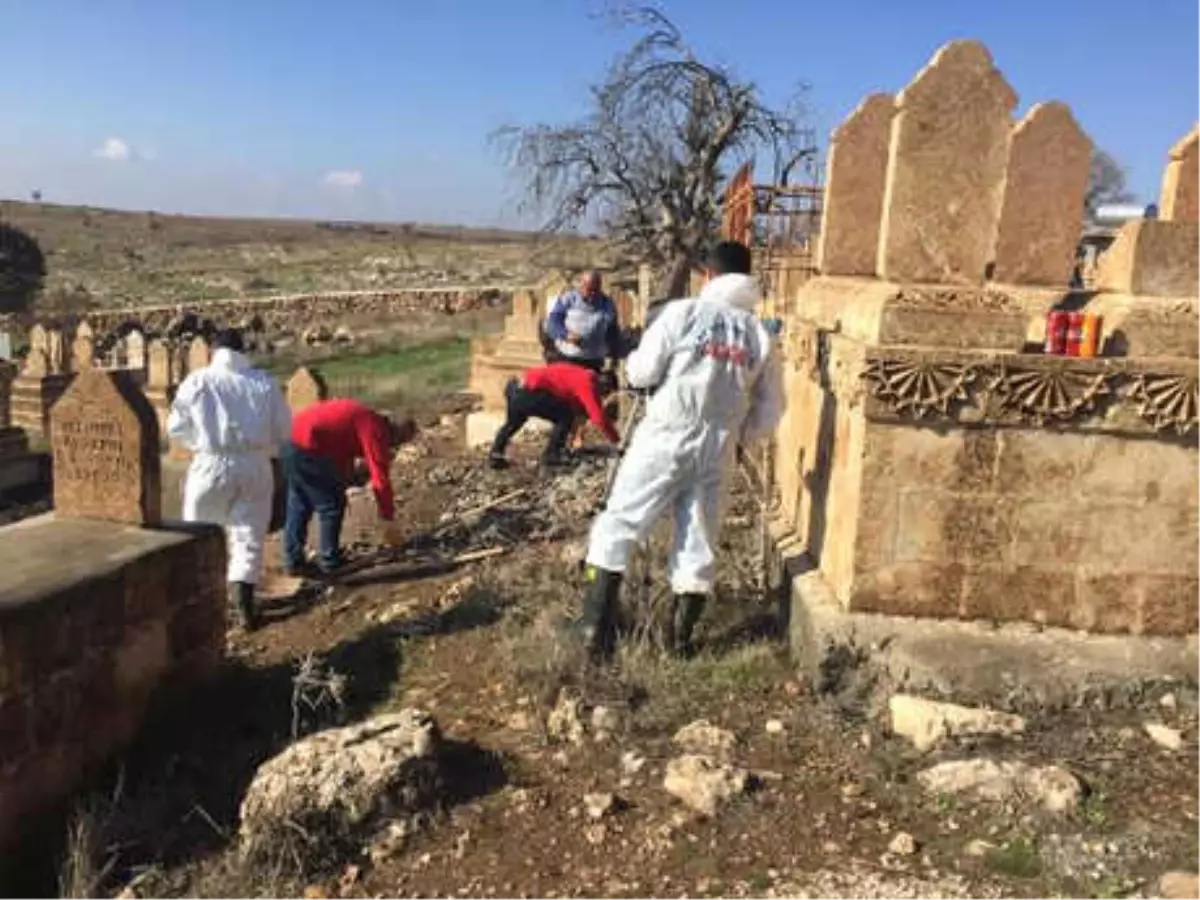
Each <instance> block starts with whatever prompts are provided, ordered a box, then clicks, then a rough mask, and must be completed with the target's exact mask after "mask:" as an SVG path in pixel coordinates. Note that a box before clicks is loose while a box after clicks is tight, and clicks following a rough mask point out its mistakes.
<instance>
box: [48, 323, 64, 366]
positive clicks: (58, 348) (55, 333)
mask: <svg viewBox="0 0 1200 900" xmlns="http://www.w3.org/2000/svg"><path fill="white" fill-rule="evenodd" d="M68 363H69V359H68V357H67V345H66V338H65V337H64V335H63V332H62V329H61V328H48V329H46V364H47V369H48V371H49V373H50V374H51V375H61V374H62V373H64V372H67V371H69V369H68V367H67V366H68Z"/></svg>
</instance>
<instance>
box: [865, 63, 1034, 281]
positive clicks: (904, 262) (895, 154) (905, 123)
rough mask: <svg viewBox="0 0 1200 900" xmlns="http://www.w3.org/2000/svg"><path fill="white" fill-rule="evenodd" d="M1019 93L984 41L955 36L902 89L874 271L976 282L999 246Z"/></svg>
mask: <svg viewBox="0 0 1200 900" xmlns="http://www.w3.org/2000/svg"><path fill="white" fill-rule="evenodd" d="M1016 102H1017V97H1016V94H1014V93H1013V90H1012V88H1011V87H1009V85H1008V82H1006V81H1005V80H1004V76H1002V75H1001V74H1000V72H999V71H997V69H996V67H995V65H993V63H992V56H991V54H990V53H988V51H987V48H986V47H984V46H983V44H980V43H979V42H978V41H952V42H951V43H949V44H946V45H945V46H944V47H942V48H941V49H940V50H938V52H937V53H935V54H934V57H933V59H932V60H931V61H930V63H929V64H928V65H927V66H926V67H925V68H924V69H922V70H921V72H920V73H918V75H917V77H916V78H914V79H913V80H912V82H911V83H910V84H909V85H908V87H906V88H905V89H904V90H903V91H901V92H900V93H899V94H898V95H897V97H896V115H895V118H894V119H893V120H892V133H891V144H890V149H889V156H888V171H887V186H886V188H885V191H884V199H883V217H882V222H881V225H880V234H879V259H878V269H877V271H878V273H879V275H880V276H881V277H883V278H887V279H889V280H892V281H901V282H907V281H913V282H927V283H928V282H933V283H938V282H940V283H946V284H979V283H982V282H983V279H984V274H985V271H986V268H987V264H988V263H989V262H990V261H991V253H992V249H993V247H994V246H995V239H996V225H997V222H998V221H999V218H1000V199H1001V192H1002V191H1003V188H1004V170H1005V161H1006V158H1007V155H1008V137H1009V129H1010V128H1011V125H1012V120H1011V112H1012V109H1013V107H1014V106H1015V105H1016Z"/></svg>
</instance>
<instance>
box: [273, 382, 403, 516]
mask: <svg viewBox="0 0 1200 900" xmlns="http://www.w3.org/2000/svg"><path fill="white" fill-rule="evenodd" d="M292 443H293V444H295V445H296V446H297V447H299V448H300V449H301V450H304V451H306V452H308V453H312V454H313V455H314V456H324V457H327V458H328V459H331V460H333V462H334V465H336V466H337V469H338V471H339V472H340V473H341V474H342V477H343V478H345V479H347V480H349V478H350V474H351V472H352V471H353V469H354V460H355V459H360V458H361V459H365V460H366V461H367V468H368V469H369V470H370V472H371V488H372V489H373V490H374V491H375V499H376V501H377V502H378V503H379V515H380V518H383V519H388V520H390V519H391V518H392V517H393V516H394V515H395V506H394V494H393V493H392V479H391V475H390V473H389V471H388V470H389V469H390V468H391V463H392V436H391V433H390V432H389V429H388V424H387V420H386V419H384V418H383V416H381V415H379V414H378V413H377V412H375V411H374V410H373V409H371V408H370V407H368V406H364V405H363V404H362V403H359V402H358V401H357V400H322V401H320V402H318V403H314V404H313V405H312V406H306V407H305V408H304V409H302V410H300V411H299V412H298V413H296V414H295V415H293V416H292Z"/></svg>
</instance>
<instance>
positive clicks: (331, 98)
mask: <svg viewBox="0 0 1200 900" xmlns="http://www.w3.org/2000/svg"><path fill="white" fill-rule="evenodd" d="M661 5H662V7H663V8H664V9H665V11H666V12H667V13H668V14H669V15H671V16H672V18H674V19H675V21H676V22H677V24H679V25H680V26H681V27H682V28H683V29H684V31H685V33H686V34H687V35H688V36H689V38H690V39H691V40H692V42H693V43H694V44H695V45H696V47H697V48H698V49H699V50H700V51H701V52H702V53H703V54H704V55H705V56H707V57H709V58H712V59H717V60H720V61H722V62H726V63H728V64H731V65H732V66H734V67H735V68H736V69H737V71H738V72H739V73H740V74H742V75H744V76H746V77H748V78H750V79H752V80H754V81H755V82H756V83H758V84H759V85H760V86H761V88H762V90H763V92H764V94H765V96H766V98H767V99H768V100H773V101H782V100H783V99H784V98H785V97H786V96H787V95H788V94H789V92H790V90H791V88H792V86H793V85H794V84H796V83H797V82H799V81H805V82H807V83H808V84H810V85H811V93H810V104H811V107H812V121H813V123H814V124H815V125H816V126H817V129H818V133H819V134H820V135H821V140H822V143H824V141H825V139H826V138H827V136H828V133H829V131H830V129H831V128H832V127H833V126H834V125H836V124H837V122H838V121H839V120H840V119H841V118H842V117H844V116H845V115H846V114H847V113H848V112H849V111H850V110H851V109H852V108H853V107H854V105H855V104H856V103H857V102H858V100H859V99H860V98H861V97H863V96H864V95H866V94H868V93H870V92H873V91H880V90H884V91H897V90H899V89H900V88H902V87H903V86H904V84H905V83H906V82H907V81H908V80H909V79H910V78H911V77H912V76H913V75H914V74H915V73H916V72H917V70H918V69H919V68H920V67H921V66H922V65H923V64H924V63H925V62H926V61H927V60H928V58H929V57H930V55H931V54H932V53H933V52H934V50H936V49H937V47H938V46H939V45H941V44H942V43H944V42H945V41H947V40H951V39H954V38H960V37H975V38H979V39H981V40H983V41H984V42H985V43H986V44H987V45H988V47H989V48H990V49H991V51H992V54H993V55H994V57H995V59H996V62H997V64H998V65H999V67H1000V69H1001V70H1002V71H1003V72H1004V74H1005V76H1006V77H1007V78H1008V80H1009V82H1010V83H1011V84H1012V85H1013V87H1014V88H1015V90H1016V92H1017V94H1018V96H1019V98H1020V99H1019V105H1018V110H1017V112H1018V115H1019V114H1020V113H1022V112H1023V111H1024V110H1025V109H1027V108H1028V107H1029V106H1030V105H1032V104H1033V103H1035V102H1038V101H1044V100H1062V101H1064V102H1066V103H1068V104H1069V105H1070V106H1071V107H1072V109H1073V110H1074V112H1075V115H1076V117H1077V118H1078V119H1079V121H1080V123H1081V124H1082V126H1083V127H1084V129H1085V130H1086V131H1087V132H1088V133H1089V134H1090V135H1091V137H1092V139H1093V140H1094V141H1095V142H1096V143H1097V144H1098V145H1099V146H1101V147H1104V148H1105V149H1107V150H1109V151H1110V152H1111V153H1112V154H1113V155H1114V156H1116V157H1117V158H1118V159H1119V160H1120V161H1121V162H1122V163H1123V164H1124V165H1125V166H1126V167H1127V168H1128V169H1129V176H1130V184H1131V187H1132V188H1133V189H1134V190H1135V191H1136V192H1137V193H1138V194H1139V196H1140V198H1141V199H1143V200H1153V199H1157V192H1158V182H1159V178H1160V176H1161V171H1162V166H1163V164H1164V163H1165V160H1166V153H1167V150H1168V148H1169V147H1170V145H1171V144H1172V143H1173V142H1174V141H1175V140H1176V139H1178V138H1179V137H1181V136H1182V135H1184V134H1185V133H1186V132H1187V131H1188V130H1189V129H1190V128H1191V126H1192V125H1193V123H1194V122H1195V121H1196V118H1197V106H1198V103H1200V100H1198V96H1197V28H1198V24H1197V3H1196V0H1154V2H1146V3H1135V2H1130V0H1121V2H1116V0H1090V2H1087V0H1008V2H1003V3H1002V2H990V3H987V2H978V0H908V2H902V3H901V2H890V0H877V2H866V0H833V2H824V3H821V2H815V3H804V2H796V0H729V2H725V3H720V2H716V0H666V2H665V3H663V4H661ZM600 8H601V5H600V4H599V3H598V2H597V0H435V2H413V0H341V2H338V3H328V2H325V3H317V2H311V0H289V2H282V0H277V2H273V3H271V2H263V0H240V2H236V0H196V2H190V0H107V2H104V3H99V2H95V0H75V2H66V0H37V2H31V0H0V33H3V34H4V36H5V40H4V45H5V52H4V60H3V66H4V71H5V77H4V78H3V79H0V123H2V124H0V197H9V198H25V197H28V196H29V193H30V191H31V190H32V189H34V188H40V189H41V190H42V191H43V194H44V198H45V199H46V200H47V201H53V202H62V203H90V204H95V205H103V206H117V207H126V208H132V209H157V210H161V211H165V212H192V213H202V214H214V215H226V214H228V215H264V216H274V215H292V216H322V217H346V218H366V219H381V220H420V221H429V222H461V223H470V224H496V223H499V224H512V223H514V212H513V205H514V204H513V200H514V189H513V187H512V184H511V182H509V181H508V179H507V178H506V176H505V173H504V171H503V169H502V167H501V165H500V161H499V159H498V158H497V155H496V153H495V151H494V150H492V149H490V148H489V147H488V145H487V142H486V138H487V135H488V134H489V132H491V131H492V129H494V128H495V127H497V126H499V125H501V124H504V123H510V122H517V123H528V122H534V121H545V122H552V123H553V122H558V121H562V120H564V119H569V118H572V117H574V116H576V115H578V114H579V113H580V112H581V111H582V109H583V107H582V104H583V103H584V101H585V99H586V89H587V86H588V84H589V83H591V82H592V81H594V80H595V78H596V76H597V75H598V74H600V73H601V72H602V70H603V68H604V66H605V64H606V62H607V61H608V60H609V59H610V58H611V57H612V55H613V54H614V53H615V52H617V51H618V50H619V49H620V47H621V46H622V43H623V42H624V41H625V40H627V35H623V34H622V33H620V32H618V31H614V30H612V29H611V28H609V27H608V26H607V25H605V24H604V22H603V21H599V20H597V19H596V18H595V17H594V16H593V15H591V13H594V12H595V11H596V10H597V9H600Z"/></svg>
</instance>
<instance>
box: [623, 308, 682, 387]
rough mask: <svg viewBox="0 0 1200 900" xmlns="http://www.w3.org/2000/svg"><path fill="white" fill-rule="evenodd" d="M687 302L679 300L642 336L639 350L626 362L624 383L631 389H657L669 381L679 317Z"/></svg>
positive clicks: (677, 336)
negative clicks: (667, 378)
mask: <svg viewBox="0 0 1200 900" xmlns="http://www.w3.org/2000/svg"><path fill="white" fill-rule="evenodd" d="M685 302H686V301H683V300H676V301H675V302H674V303H671V304H669V305H668V306H667V308H666V309H664V310H663V311H662V312H661V313H659V315H658V318H657V319H655V320H654V323H653V324H652V325H651V326H650V327H649V328H647V329H646V331H645V333H644V334H643V335H642V340H641V342H640V343H639V344H638V348H637V349H636V350H634V351H633V352H632V353H631V354H629V356H628V357H627V358H626V360H625V380H626V381H627V382H628V383H629V386H630V387H633V388H640V389H643V390H644V389H648V388H655V387H658V386H659V384H661V383H662V380H663V379H664V378H666V376H667V370H668V369H669V368H670V366H671V358H672V357H673V356H674V355H675V351H676V350H677V349H678V346H679V323H680V318H681V316H680V313H681V308H682V306H683V304H684V303H685Z"/></svg>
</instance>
